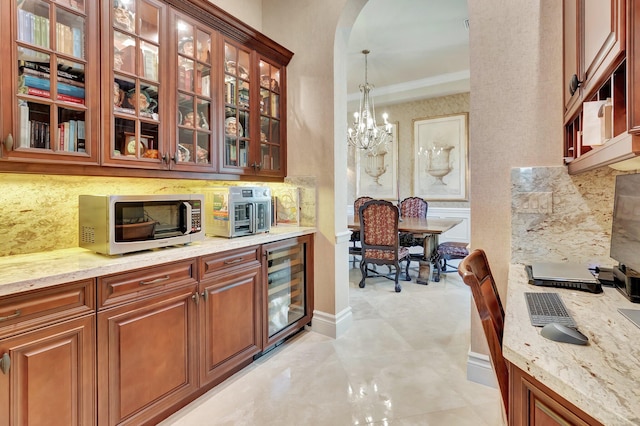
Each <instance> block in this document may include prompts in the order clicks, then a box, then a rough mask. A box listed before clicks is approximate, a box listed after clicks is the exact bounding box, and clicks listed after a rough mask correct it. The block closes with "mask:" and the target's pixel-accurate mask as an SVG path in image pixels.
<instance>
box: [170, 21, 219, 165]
mask: <svg viewBox="0 0 640 426" xmlns="http://www.w3.org/2000/svg"><path fill="white" fill-rule="evenodd" d="M173 26H174V31H175V35H176V39H175V40H176V41H175V44H176V49H177V55H176V58H177V63H176V69H177V72H176V79H177V81H176V84H175V88H176V96H177V98H176V99H177V103H176V125H177V127H176V129H177V130H176V141H177V144H176V145H175V146H174V147H173V155H172V163H173V165H172V167H173V168H177V169H186V170H191V169H196V170H199V169H205V170H212V169H213V166H214V165H215V158H217V157H214V153H215V150H214V149H212V147H213V138H212V130H213V129H212V126H213V125H214V124H215V121H214V120H213V118H214V117H215V116H216V115H215V113H214V104H213V102H212V94H213V93H214V92H215V90H216V89H217V85H215V83H216V79H215V78H213V76H212V71H213V69H214V68H213V67H212V63H211V61H212V59H213V58H215V57H216V56H215V55H214V54H212V47H213V48H215V46H216V40H217V39H216V33H214V32H213V31H212V30H210V29H207V28H206V27H203V26H202V25H201V24H198V23H196V22H195V21H193V20H190V19H188V18H186V17H183V16H180V15H178V14H176V15H175V19H174V20H173ZM212 84H213V86H212Z"/></svg>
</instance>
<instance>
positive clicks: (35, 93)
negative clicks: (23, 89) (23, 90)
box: [27, 87, 51, 98]
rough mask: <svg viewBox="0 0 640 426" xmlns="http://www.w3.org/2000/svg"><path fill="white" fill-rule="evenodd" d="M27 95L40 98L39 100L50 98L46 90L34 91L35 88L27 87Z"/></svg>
mask: <svg viewBox="0 0 640 426" xmlns="http://www.w3.org/2000/svg"><path fill="white" fill-rule="evenodd" d="M27 94H28V95H33V96H40V97H41V98H49V97H51V93H49V91H48V90H42V89H36V88H35V87H27Z"/></svg>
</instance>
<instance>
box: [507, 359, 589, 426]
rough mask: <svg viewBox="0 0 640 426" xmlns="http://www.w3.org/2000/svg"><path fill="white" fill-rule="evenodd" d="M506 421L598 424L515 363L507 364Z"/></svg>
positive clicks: (545, 425)
mask: <svg viewBox="0 0 640 426" xmlns="http://www.w3.org/2000/svg"><path fill="white" fill-rule="evenodd" d="M509 391H510V396H509V402H510V408H509V413H510V414H509V425H511V426H524V425H532V426H553V425H558V426H566V425H576V426H583V425H584V426H586V425H591V426H595V425H601V423H599V422H598V421H596V420H594V419H593V418H592V417H590V416H589V415H587V414H585V413H584V412H583V411H581V410H580V409H578V408H577V407H576V406H574V405H573V404H571V403H569V402H568V401H566V400H565V399H564V398H562V397H561V396H559V395H558V394H557V393H555V392H553V391H552V390H551V389H549V388H548V387H546V386H544V385H543V384H542V383H540V382H538V381H537V380H536V379H534V378H533V377H531V376H529V375H528V374H526V373H525V372H523V371H522V370H520V369H519V368H518V367H515V366H514V365H512V364H511V365H510V366H509Z"/></svg>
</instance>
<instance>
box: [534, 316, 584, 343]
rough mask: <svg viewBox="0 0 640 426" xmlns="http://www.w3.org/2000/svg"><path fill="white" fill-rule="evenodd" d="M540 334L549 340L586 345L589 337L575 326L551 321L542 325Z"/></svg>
mask: <svg viewBox="0 0 640 426" xmlns="http://www.w3.org/2000/svg"><path fill="white" fill-rule="evenodd" d="M540 335H541V336H542V337H545V338H547V339H549V340H553V341H556V342H563V343H572V344H574V345H586V344H587V343H589V338H588V337H587V336H585V335H584V334H582V333H580V332H579V331H578V330H576V329H575V328H571V327H567V326H566V325H562V324H559V323H557V322H552V323H549V324H547V325H545V326H544V327H542V330H540Z"/></svg>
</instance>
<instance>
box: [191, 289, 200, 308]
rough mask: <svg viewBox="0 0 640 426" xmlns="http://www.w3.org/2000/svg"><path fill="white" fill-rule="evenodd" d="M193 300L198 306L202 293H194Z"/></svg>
mask: <svg viewBox="0 0 640 426" xmlns="http://www.w3.org/2000/svg"><path fill="white" fill-rule="evenodd" d="M191 298H192V299H193V301H194V302H196V305H197V304H198V303H200V293H198V292H197V291H196V292H195V293H193V295H192V296H191Z"/></svg>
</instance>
